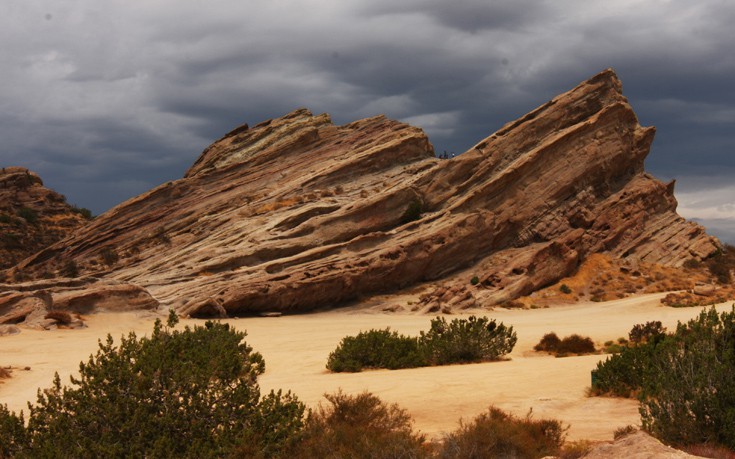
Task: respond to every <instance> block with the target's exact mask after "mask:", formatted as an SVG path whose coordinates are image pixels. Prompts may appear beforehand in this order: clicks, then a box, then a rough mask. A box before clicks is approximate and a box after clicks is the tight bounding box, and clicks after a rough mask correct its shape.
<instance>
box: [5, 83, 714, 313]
mask: <svg viewBox="0 0 735 459" xmlns="http://www.w3.org/2000/svg"><path fill="white" fill-rule="evenodd" d="M653 136H654V129H653V128H644V127H641V126H640V125H639V124H638V121H637V119H636V116H635V114H634V112H633V110H632V109H631V107H630V105H629V104H628V102H627V100H626V99H625V97H624V96H623V95H622V92H621V85H620V82H619V80H618V79H617V77H616V76H615V74H614V73H613V72H612V71H611V70H607V71H604V72H602V73H600V74H599V75H597V76H595V77H593V78H591V79H590V80H588V81H586V82H584V83H582V84H581V85H579V86H578V87H576V88H574V89H573V90H571V91H569V92H567V93H565V94H563V95H561V96H559V97H557V98H555V99H554V100H552V101H550V102H548V103H547V104H545V105H543V106H541V107H539V108H538V109H536V110H534V111H533V112H531V113H529V114H528V115H526V116H524V117H522V118H520V119H519V120H516V121H514V122H512V123H509V124H507V125H505V126H504V127H503V128H501V129H500V130H499V131H497V132H496V133H495V134H493V135H491V136H490V137H488V138H486V139H484V140H482V141H481V142H480V143H478V144H477V145H476V146H475V147H473V148H472V149H470V150H469V151H467V152H465V153H464V154H462V155H459V156H457V157H456V158H453V159H451V160H440V159H437V158H435V157H434V152H433V148H432V146H431V144H430V143H429V141H428V139H427V138H426V136H425V135H424V133H423V132H422V131H421V130H420V129H417V128H415V127H411V126H408V125H406V124H403V123H400V122H396V121H391V120H389V119H386V118H385V117H382V116H379V117H374V118H368V119H364V120H360V121H357V122H354V123H351V124H347V125H344V126H335V125H334V124H332V123H331V121H330V119H329V117H328V116H327V115H318V116H314V115H312V114H311V113H309V112H308V111H306V110H297V111H295V112H293V113H290V114H288V115H286V116H284V117H282V118H278V119H274V120H269V121H267V122H264V123H261V124H259V125H257V126H254V127H252V128H249V127H248V126H242V127H240V128H238V129H236V130H234V131H232V132H230V133H229V134H228V135H226V136H225V137H223V138H222V139H220V140H218V141H217V142H215V143H214V144H212V145H211V146H210V147H209V148H207V149H206V150H205V151H204V153H202V155H201V157H200V158H199V159H198V160H197V161H196V163H195V164H194V165H193V166H192V167H191V168H190V169H189V171H187V173H186V175H185V177H184V178H182V179H180V180H177V181H174V182H170V183H167V184H165V185H162V186H160V187H158V188H155V189H153V190H151V191H150V192H148V193H145V194H143V195H141V196H138V197H136V198H134V199H131V200H129V201H127V202H125V203H123V204H121V205H120V206H118V207H116V208H114V209H112V210H110V211H108V212H107V213H105V214H104V215H102V216H100V217H98V218H97V219H95V220H94V221H93V222H92V223H91V224H90V225H88V226H86V227H84V228H82V229H81V230H80V231H78V232H77V233H76V234H75V235H74V237H73V238H71V239H68V240H66V241H64V243H60V244H56V245H54V246H51V247H50V248H48V249H46V250H44V251H42V252H40V253H38V254H37V255H35V256H34V257H31V258H29V259H27V260H25V261H24V262H23V263H21V264H20V265H19V266H18V267H17V268H16V271H18V272H22V273H24V275H35V276H38V275H39V273H41V272H55V271H59V270H60V269H61V267H62V266H64V265H65V264H66V265H68V263H69V262H70V260H71V261H73V262H74V263H75V265H76V266H77V267H78V268H79V271H80V272H82V273H86V274H94V275H95V276H100V277H104V278H108V279H115V280H118V281H121V282H126V283H133V284H138V285H141V286H143V287H145V288H146V289H148V290H149V291H150V292H151V293H152V294H153V295H154V296H155V297H156V298H157V299H158V300H159V301H161V302H162V303H164V304H170V305H173V306H175V307H177V308H178V309H179V310H180V311H182V312H183V313H188V314H191V315H199V316H207V315H224V314H246V313H257V312H262V311H284V312H297V311H306V310H310V309H313V308H319V307H333V306H336V305H339V304H341V303H344V302H346V301H349V300H352V299H355V298H358V297H360V296H362V295H368V294H372V293H377V292H386V291H393V290H397V289H401V288H405V287H408V286H411V285H413V284H416V283H419V282H424V281H437V280H447V281H448V282H449V283H450V284H451V283H452V282H455V283H459V282H462V283H465V284H466V283H467V282H468V281H467V280H466V279H463V280H459V279H457V280H452V279H454V278H453V277H452V276H453V275H454V274H455V273H458V272H462V271H463V270H467V269H468V268H470V267H472V270H471V271H472V272H473V273H474V274H475V275H476V276H477V277H478V279H477V282H476V285H474V286H473V287H472V288H471V289H469V291H470V293H471V297H472V298H465V299H464V300H463V301H466V302H468V303H470V304H479V305H490V304H494V303H498V302H502V301H506V300H508V299H511V298H514V297H517V296H519V295H524V294H528V293H530V292H531V291H533V290H535V289H538V288H541V287H543V286H545V285H548V284H550V283H553V282H555V281H556V280H558V279H560V278H562V277H564V276H566V275H569V274H570V273H572V272H574V270H575V269H576V268H577V266H578V265H579V264H580V262H581V261H582V260H584V259H585V257H587V256H588V255H589V254H592V253H597V252H605V253H610V254H612V255H614V256H616V257H621V258H626V259H628V260H630V261H631V262H635V261H645V262H650V263H662V264H667V265H671V266H678V265H681V264H683V262H684V261H686V260H687V259H690V258H694V259H701V258H704V257H707V256H708V255H710V254H712V253H713V252H714V251H716V249H717V247H718V244H719V243H718V242H717V240H716V239H714V238H712V237H710V236H708V235H707V234H706V233H705V232H704V229H703V228H702V227H701V226H698V225H696V224H694V223H691V222H687V221H685V220H684V219H683V218H681V217H679V216H678V215H677V214H676V200H675V199H674V196H673V183H672V184H668V185H666V184H663V183H661V182H659V181H657V180H656V179H654V178H653V177H651V176H650V175H648V174H646V173H645V171H644V170H643V161H644V159H645V157H646V155H647V154H648V151H649V148H650V144H651V142H652V140H653ZM454 290H456V289H454ZM465 290H466V289H462V293H463V295H464V296H467V294H466V293H465ZM442 291H443V292H444V293H442V295H445V292H446V290H442ZM452 291H453V290H452Z"/></svg>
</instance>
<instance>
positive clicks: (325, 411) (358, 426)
mask: <svg viewBox="0 0 735 459" xmlns="http://www.w3.org/2000/svg"><path fill="white" fill-rule="evenodd" d="M325 398H326V399H327V401H328V402H329V403H330V405H329V406H328V407H325V406H319V408H317V409H316V410H315V411H313V412H312V413H311V414H310V415H309V417H308V419H307V421H306V426H305V428H304V429H303V432H302V433H301V434H300V438H299V441H298V442H297V443H294V445H293V447H292V448H291V450H290V451H289V452H288V453H289V454H287V455H285V456H287V457H304V458H307V457H313V458H317V457H318V458H348V457H354V458H361V457H365V458H368V457H376V458H377V457H385V458H389V457H390V458H392V457H395V458H398V457H403V458H421V457H430V456H429V450H428V448H427V445H425V437H424V436H423V435H421V434H419V433H416V432H414V430H413V420H412V419H411V416H410V415H409V414H408V412H406V411H405V410H404V409H402V408H400V407H399V406H398V405H396V404H390V405H389V404H387V403H385V402H383V401H382V400H380V399H379V398H378V397H376V396H375V395H373V394H370V393H368V392H363V393H361V394H358V395H354V396H352V395H347V394H344V393H343V392H341V391H340V392H337V393H335V394H326V395H325Z"/></svg>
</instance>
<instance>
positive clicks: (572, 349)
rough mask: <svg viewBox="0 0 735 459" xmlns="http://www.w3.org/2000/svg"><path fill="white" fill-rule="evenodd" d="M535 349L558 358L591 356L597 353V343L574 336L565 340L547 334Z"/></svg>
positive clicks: (553, 334) (554, 334)
mask: <svg viewBox="0 0 735 459" xmlns="http://www.w3.org/2000/svg"><path fill="white" fill-rule="evenodd" d="M533 349H534V350H536V351H545V352H548V353H550V354H555V355H557V356H564V355H568V354H591V353H594V352H596V349H595V343H594V342H593V341H592V340H591V339H590V338H588V337H583V336H580V335H577V334H573V335H569V336H567V337H564V339H559V337H558V336H557V335H556V333H554V332H551V333H547V334H545V335H544V336H543V337H542V338H541V341H539V343H538V344H537V345H536V346H534V347H533Z"/></svg>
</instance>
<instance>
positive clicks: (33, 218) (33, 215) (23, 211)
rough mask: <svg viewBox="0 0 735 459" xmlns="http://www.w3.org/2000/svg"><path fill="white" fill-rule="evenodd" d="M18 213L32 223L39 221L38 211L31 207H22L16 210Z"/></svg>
mask: <svg viewBox="0 0 735 459" xmlns="http://www.w3.org/2000/svg"><path fill="white" fill-rule="evenodd" d="M16 214H17V215H18V216H19V217H20V218H22V219H23V220H25V221H26V222H28V223H30V224H34V223H36V222H38V212H36V211H35V210H33V209H31V208H30V207H21V208H19V209H18V210H17V211H16Z"/></svg>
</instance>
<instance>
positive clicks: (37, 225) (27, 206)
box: [0, 167, 89, 269]
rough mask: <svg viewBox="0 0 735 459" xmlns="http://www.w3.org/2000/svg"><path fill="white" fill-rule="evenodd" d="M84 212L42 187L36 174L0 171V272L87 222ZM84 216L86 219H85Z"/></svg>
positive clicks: (5, 168) (87, 218)
mask: <svg viewBox="0 0 735 459" xmlns="http://www.w3.org/2000/svg"><path fill="white" fill-rule="evenodd" d="M86 212H88V211H85V210H84V209H78V208H76V207H74V206H70V205H69V204H67V203H66V199H65V198H64V196H62V195H60V194H59V193H57V192H55V191H53V190H50V189H48V188H46V187H44V186H43V181H42V180H41V178H40V177H39V176H38V174H36V173H34V172H31V171H29V170H28V169H25V168H21V167H3V168H2V169H1V170H0V269H5V268H9V267H11V266H13V265H15V264H16V263H17V262H19V261H21V260H22V259H24V258H26V257H28V256H30V255H32V254H34V253H36V252H38V251H39V250H41V249H43V248H44V247H48V246H49V245H51V244H53V243H54V242H57V241H59V240H61V239H63V238H65V237H66V236H68V235H69V234H71V233H72V232H73V231H74V230H76V229H77V228H79V227H81V226H83V225H85V224H86V223H87V221H88V220H89V217H88V214H86ZM85 214H86V215H87V216H85Z"/></svg>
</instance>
